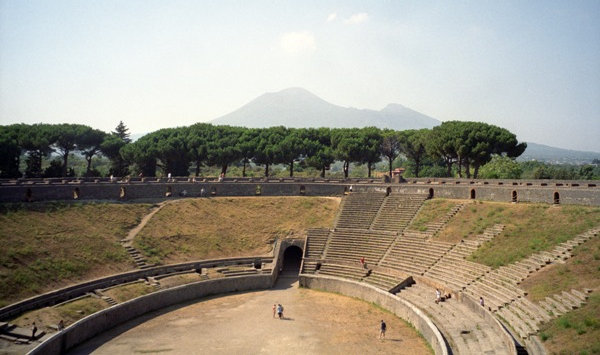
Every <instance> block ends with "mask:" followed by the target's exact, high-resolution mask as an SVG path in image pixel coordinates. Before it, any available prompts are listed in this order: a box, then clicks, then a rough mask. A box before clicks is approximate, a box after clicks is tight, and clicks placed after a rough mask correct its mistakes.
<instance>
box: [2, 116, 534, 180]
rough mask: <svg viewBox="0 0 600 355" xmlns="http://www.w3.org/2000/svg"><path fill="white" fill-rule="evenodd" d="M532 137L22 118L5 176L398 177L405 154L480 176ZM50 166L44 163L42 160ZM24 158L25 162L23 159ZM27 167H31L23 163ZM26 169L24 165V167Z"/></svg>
mask: <svg viewBox="0 0 600 355" xmlns="http://www.w3.org/2000/svg"><path fill="white" fill-rule="evenodd" d="M526 146H527V145H526V143H519V142H518V141H517V138H516V136H515V135H514V134H513V133H511V132H509V131H508V130H506V129H504V128H501V127H497V126H494V125H489V124H486V123H481V122H461V121H449V122H444V123H442V124H441V125H439V126H436V127H434V128H433V129H420V130H405V131H395V130H390V129H379V128H375V127H366V128H331V129H330V128H286V127H283V126H279V127H270V128H245V127H232V126H215V125H211V124H207V123H197V124H194V125H191V126H186V127H176V128H164V129H160V130H157V131H154V132H152V133H149V134H146V135H144V136H143V137H141V138H140V139H138V140H137V141H135V142H131V139H130V135H129V133H128V129H127V127H126V126H125V125H124V124H123V122H120V123H119V125H118V126H117V127H116V129H115V130H114V131H112V132H110V133H105V132H103V131H100V130H97V129H93V128H91V127H88V126H85V125H79V124H34V125H26V124H15V125H9V126H0V157H1V158H0V159H1V161H0V176H1V177H21V176H23V175H24V176H26V177H42V176H69V175H73V172H72V171H69V169H68V159H69V155H70V154H72V153H79V154H80V155H81V156H83V157H85V160H86V162H87V168H86V172H85V174H84V175H85V176H91V175H92V174H93V172H94V169H93V167H92V159H93V158H94V157H95V156H98V155H103V156H105V157H107V158H108V159H109V160H110V169H109V173H110V174H111V175H114V176H125V175H128V174H142V175H143V176H156V174H157V170H158V169H160V170H161V171H162V172H163V174H166V173H167V172H168V173H171V174H172V175H173V176H188V175H190V172H192V174H195V175H196V176H198V175H199V173H200V168H201V167H202V166H217V167H218V168H219V169H220V172H221V173H223V174H226V173H227V169H228V167H230V166H231V165H232V164H236V165H237V164H240V166H242V175H243V176H246V167H247V166H248V165H249V164H250V163H252V164H255V165H260V166H263V167H264V175H265V176H269V174H270V172H269V169H271V168H272V166H273V165H277V164H283V165H285V166H287V170H289V175H290V176H293V175H294V170H295V164H301V165H302V166H308V167H312V168H315V169H317V170H319V171H320V174H321V176H322V177H324V176H325V172H326V170H327V169H328V168H329V166H330V165H331V164H333V163H334V162H336V161H339V162H341V163H342V166H343V174H344V177H345V178H347V177H348V174H349V170H350V167H351V164H364V165H366V167H367V174H368V176H369V177H371V173H372V170H373V168H374V166H375V164H377V163H379V162H381V161H382V160H384V161H385V162H386V163H387V165H388V172H389V174H390V176H391V173H392V166H393V162H394V161H395V160H396V158H398V157H399V156H401V155H402V156H405V157H406V159H407V160H408V163H409V164H410V166H411V169H412V172H413V175H414V176H416V177H419V176H420V175H421V171H422V169H423V167H424V166H425V165H427V164H431V162H434V163H435V164H437V165H439V166H443V167H444V169H443V170H444V172H445V173H444V174H445V176H453V174H454V173H457V174H458V176H459V177H463V176H465V177H469V178H470V177H473V178H477V177H478V175H479V169H480V168H481V167H482V166H483V165H485V164H486V163H488V162H489V161H490V160H491V159H492V157H494V156H501V157H507V158H508V159H514V158H515V157H517V156H519V155H521V154H522V153H523V152H524V151H525V148H526ZM50 156H55V157H58V158H57V159H52V160H51V162H50V166H49V167H47V168H45V169H42V159H44V158H46V159H47V158H48V157H50ZM22 159H24V160H25V162H24V164H22V161H21V160H22ZM22 166H24V169H22V168H21V167H22ZM21 170H24V171H21Z"/></svg>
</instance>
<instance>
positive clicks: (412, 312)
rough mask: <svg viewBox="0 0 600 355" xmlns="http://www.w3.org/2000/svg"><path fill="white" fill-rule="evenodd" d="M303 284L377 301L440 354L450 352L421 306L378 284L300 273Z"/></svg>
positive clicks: (368, 300)
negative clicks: (417, 332)
mask: <svg viewBox="0 0 600 355" xmlns="http://www.w3.org/2000/svg"><path fill="white" fill-rule="evenodd" d="M300 285H301V286H304V287H308V288H313V289H319V290H325V291H329V292H337V293H340V294H342V295H346V296H350V297H357V298H360V299H362V300H364V301H367V302H373V303H376V304H378V305H379V306H381V307H383V308H385V309H387V310H388V311H390V312H392V313H394V314H395V315H397V316H398V317H400V318H402V319H404V320H405V321H407V322H409V323H410V324H412V325H413V326H414V327H415V328H416V329H417V330H418V331H419V332H420V333H421V334H422V335H423V337H424V338H425V340H427V342H428V343H429V344H430V345H431V347H432V348H433V351H434V352H435V353H436V354H448V353H449V352H450V351H449V349H448V347H447V346H446V343H445V342H444V338H443V336H442V334H441V333H440V331H439V330H438V328H437V327H436V326H435V325H434V324H433V322H432V321H431V319H429V317H427V315H426V314H425V313H423V312H422V311H421V310H420V309H418V308H417V307H415V306H413V305H412V304H410V303H409V302H407V301H405V300H403V299H401V298H399V297H398V296H396V295H393V294H391V293H389V292H385V291H383V290H381V289H378V288H376V287H374V286H371V285H367V284H363V283H360V282H356V281H351V280H345V279H340V278H337V277H331V276H315V275H300Z"/></svg>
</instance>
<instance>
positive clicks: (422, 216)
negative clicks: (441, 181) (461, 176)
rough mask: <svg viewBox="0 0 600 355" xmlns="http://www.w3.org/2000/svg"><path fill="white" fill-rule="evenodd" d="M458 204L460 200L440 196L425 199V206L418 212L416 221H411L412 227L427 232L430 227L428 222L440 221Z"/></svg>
mask: <svg viewBox="0 0 600 355" xmlns="http://www.w3.org/2000/svg"><path fill="white" fill-rule="evenodd" d="M457 204H458V201H456V200H446V199H438V198H436V199H432V200H427V201H425V203H424V204H423V207H422V208H421V210H420V211H419V213H418V214H417V216H416V218H415V219H414V221H413V222H412V223H411V225H410V228H411V229H414V230H418V231H421V232H426V231H427V229H428V228H427V224H428V223H432V222H438V221H440V220H441V219H442V218H444V216H445V215H446V214H448V212H450V210H451V209H452V207H454V206H456V205H457Z"/></svg>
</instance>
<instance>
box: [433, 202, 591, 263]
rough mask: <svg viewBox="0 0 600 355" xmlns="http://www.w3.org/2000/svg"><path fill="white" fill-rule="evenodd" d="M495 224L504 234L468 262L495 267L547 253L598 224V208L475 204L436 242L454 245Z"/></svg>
mask: <svg viewBox="0 0 600 355" xmlns="http://www.w3.org/2000/svg"><path fill="white" fill-rule="evenodd" d="M498 223H499V224H504V225H505V229H504V231H503V232H502V233H501V234H500V235H499V236H497V237H495V238H494V239H493V240H492V241H491V242H488V243H485V244H484V245H483V246H482V247H481V248H479V249H478V250H477V251H476V252H475V253H474V254H473V255H471V257H470V258H469V260H471V261H475V262H478V263H482V264H485V265H488V266H491V267H499V266H502V265H506V264H510V263H513V262H516V261H519V260H521V259H524V258H526V257H528V256H529V255H531V254H534V253H537V252H540V251H544V250H549V249H551V248H553V247H554V246H556V245H557V244H559V243H562V242H564V241H567V240H569V239H571V238H573V237H574V236H576V235H577V234H580V233H582V232H584V231H586V230H589V229H591V228H593V227H595V226H597V225H598V224H600V208H598V207H587V206H573V205H560V206H552V205H546V204H526V203H519V204H507V203H499V202H481V201H478V202H476V203H473V204H471V205H468V206H466V207H465V208H464V209H463V210H462V211H461V212H459V213H458V214H457V215H456V216H455V217H454V218H453V219H452V220H451V221H450V222H449V223H448V225H447V227H446V228H445V229H444V230H443V231H442V232H441V233H440V234H439V239H441V240H446V241H452V242H456V241H459V240H460V239H469V238H473V237H474V236H476V235H478V234H481V233H482V232H483V231H484V230H485V229H486V228H488V227H491V226H493V225H494V224H498Z"/></svg>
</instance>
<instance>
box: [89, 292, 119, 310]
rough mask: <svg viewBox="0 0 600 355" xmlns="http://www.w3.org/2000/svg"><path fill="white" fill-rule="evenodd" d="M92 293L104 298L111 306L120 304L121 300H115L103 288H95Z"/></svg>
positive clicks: (94, 295)
mask: <svg viewBox="0 0 600 355" xmlns="http://www.w3.org/2000/svg"><path fill="white" fill-rule="evenodd" d="M90 295H91V296H93V297H96V298H99V299H101V300H103V301H104V302H106V303H108V305H109V306H110V307H112V306H115V305H117V304H119V302H117V301H115V300H114V299H113V298H112V297H110V296H108V295H106V294H104V292H103V291H102V290H101V289H96V290H94V292H93V293H91V294H90Z"/></svg>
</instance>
